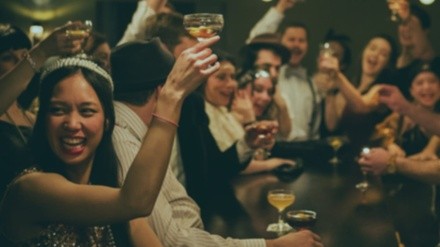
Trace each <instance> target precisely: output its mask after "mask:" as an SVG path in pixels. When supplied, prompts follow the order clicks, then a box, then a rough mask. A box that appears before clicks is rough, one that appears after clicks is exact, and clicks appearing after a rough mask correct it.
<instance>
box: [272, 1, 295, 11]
mask: <svg viewBox="0 0 440 247" xmlns="http://www.w3.org/2000/svg"><path fill="white" fill-rule="evenodd" d="M296 2H297V1H296V0H279V1H278V3H277V5H276V6H275V9H276V10H277V11H278V12H280V13H282V14H284V12H286V11H287V10H288V9H291V8H293V6H295V4H296Z"/></svg>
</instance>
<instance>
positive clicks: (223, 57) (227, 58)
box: [196, 50, 238, 96]
mask: <svg viewBox="0 0 440 247" xmlns="http://www.w3.org/2000/svg"><path fill="white" fill-rule="evenodd" d="M213 53H215V54H216V55H217V61H218V62H219V63H221V62H229V63H231V64H232V65H233V66H234V67H235V68H236V69H237V70H238V68H237V62H236V60H235V57H234V56H233V55H231V54H230V53H228V52H225V51H223V50H214V52H213ZM206 81H208V78H206ZM206 81H205V83H202V84H201V85H200V86H199V87H198V88H197V89H196V92H197V93H199V94H201V95H202V96H203V95H204V94H205V92H204V91H205V87H206Z"/></svg>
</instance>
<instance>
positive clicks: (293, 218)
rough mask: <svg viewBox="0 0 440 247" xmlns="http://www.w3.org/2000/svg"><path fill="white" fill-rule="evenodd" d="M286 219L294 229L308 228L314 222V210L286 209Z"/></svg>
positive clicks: (313, 224)
mask: <svg viewBox="0 0 440 247" xmlns="http://www.w3.org/2000/svg"><path fill="white" fill-rule="evenodd" d="M286 221H287V223H288V224H289V225H290V226H291V227H292V228H293V229H295V230H296V231H300V230H305V229H309V230H310V229H311V228H312V227H313V226H315V224H316V212H315V211H312V210H292V211H288V212H287V213H286Z"/></svg>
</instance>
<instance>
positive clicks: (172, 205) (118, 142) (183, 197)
mask: <svg viewBox="0 0 440 247" xmlns="http://www.w3.org/2000/svg"><path fill="white" fill-rule="evenodd" d="M114 106H115V114H116V124H115V128H114V131H113V145H114V147H115V151H116V154H117V156H118V159H119V162H120V165H121V170H120V171H121V176H122V177H125V176H126V175H127V171H128V169H129V167H130V165H131V163H132V162H133V160H134V158H135V156H136V154H137V152H138V150H139V148H140V146H141V144H142V140H143V137H144V135H145V133H146V132H147V126H145V124H144V123H143V122H142V120H141V119H140V118H139V116H138V115H137V114H136V113H134V112H133V111H132V110H131V109H130V108H129V107H127V106H126V105H124V104H123V103H121V102H114ZM148 221H149V223H150V225H151V227H152V228H153V230H154V231H155V233H156V234H157V236H158V237H159V239H160V241H161V242H162V244H163V245H164V246H169V247H179V246H194V247H224V246H226V247H229V246H230V247H232V246H243V247H245V246H246V247H248V246H249V247H260V246H261V247H263V246H266V244H265V240H264V239H243V240H239V239H232V238H223V237H221V236H218V235H214V234H210V233H208V232H206V231H205V230H204V229H203V223H202V220H201V218H200V209H199V207H198V206H197V204H196V203H195V202H194V201H193V200H192V199H191V198H190V197H189V196H188V195H187V193H186V191H185V188H183V186H182V185H181V184H180V183H179V181H177V179H176V177H175V176H174V174H173V172H172V171H171V169H168V171H167V174H166V176H165V179H164V181H163V184H162V189H161V191H160V193H159V195H158V197H157V200H156V204H155V205H154V208H153V211H152V213H151V215H150V216H149V217H148Z"/></svg>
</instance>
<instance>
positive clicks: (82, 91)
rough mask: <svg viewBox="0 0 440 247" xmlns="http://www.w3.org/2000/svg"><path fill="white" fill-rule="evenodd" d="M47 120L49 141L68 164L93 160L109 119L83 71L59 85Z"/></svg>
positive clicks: (80, 163) (81, 163) (52, 99)
mask: <svg viewBox="0 0 440 247" xmlns="http://www.w3.org/2000/svg"><path fill="white" fill-rule="evenodd" d="M73 92H74V93H73ZM46 122H47V130H46V131H47V138H48V140H49V145H50V147H51V148H52V150H53V152H54V153H55V155H56V156H57V157H58V158H60V159H61V160H62V161H63V162H64V163H65V164H66V165H68V166H78V165H79V166H87V165H91V164H92V162H93V158H94V155H95V151H96V148H97V147H98V145H99V143H100V142H101V139H102V135H103V132H104V122H105V120H104V112H103V108H102V105H101V103H100V101H99V99H98V96H97V95H96V92H95V90H93V88H92V87H91V86H90V84H89V83H88V82H87V81H86V80H85V79H84V77H83V75H82V74H81V73H76V74H74V75H71V76H69V77H67V78H65V79H63V80H62V81H61V82H59V83H58V84H57V85H56V86H55V88H54V91H53V95H52V98H51V100H50V105H49V111H48V113H47V116H46Z"/></svg>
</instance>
